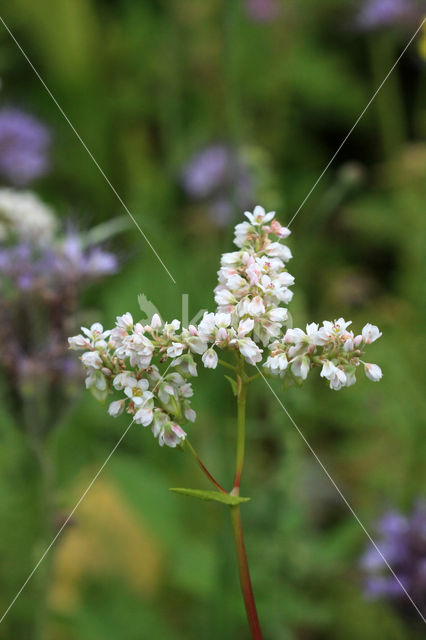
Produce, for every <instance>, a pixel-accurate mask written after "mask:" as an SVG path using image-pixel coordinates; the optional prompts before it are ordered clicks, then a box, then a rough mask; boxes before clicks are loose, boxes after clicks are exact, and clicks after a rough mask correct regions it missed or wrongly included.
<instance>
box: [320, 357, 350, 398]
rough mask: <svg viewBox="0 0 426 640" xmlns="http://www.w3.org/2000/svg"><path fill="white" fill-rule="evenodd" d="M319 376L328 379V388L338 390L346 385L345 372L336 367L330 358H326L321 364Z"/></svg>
mask: <svg viewBox="0 0 426 640" xmlns="http://www.w3.org/2000/svg"><path fill="white" fill-rule="evenodd" d="M320 376H321V377H322V378H327V380H329V381H330V389H334V390H335V391H338V390H339V389H341V388H342V387H344V386H345V385H346V374H345V372H344V371H342V369H339V367H336V365H335V364H333V363H332V362H331V360H326V361H325V362H324V364H323V366H322V369H321V373H320Z"/></svg>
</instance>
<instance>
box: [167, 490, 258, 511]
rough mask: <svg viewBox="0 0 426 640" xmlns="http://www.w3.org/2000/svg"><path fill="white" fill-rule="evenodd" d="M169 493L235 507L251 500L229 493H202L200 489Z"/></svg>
mask: <svg viewBox="0 0 426 640" xmlns="http://www.w3.org/2000/svg"><path fill="white" fill-rule="evenodd" d="M170 491H173V492H174V493H180V494H181V495H183V496H190V497H191V498H198V499H199V500H209V501H210V500H213V501H216V502H222V503H223V504H229V505H231V506H232V505H236V504H240V503H241V502H248V501H249V500H250V499H251V498H241V497H240V496H231V495H230V494H229V493H220V492H219V491H202V490H201V489H182V488H175V487H173V488H171V489H170Z"/></svg>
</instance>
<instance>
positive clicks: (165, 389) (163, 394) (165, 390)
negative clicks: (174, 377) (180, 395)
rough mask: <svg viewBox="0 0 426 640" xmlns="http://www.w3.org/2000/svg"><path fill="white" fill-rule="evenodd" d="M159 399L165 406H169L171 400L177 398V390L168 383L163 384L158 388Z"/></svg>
mask: <svg viewBox="0 0 426 640" xmlns="http://www.w3.org/2000/svg"><path fill="white" fill-rule="evenodd" d="M158 397H159V398H160V400H161V402H162V403H163V404H165V405H167V404H168V403H169V401H170V398H174V397H175V388H174V387H173V385H171V384H169V383H167V382H163V383H162V384H160V386H159V388H158Z"/></svg>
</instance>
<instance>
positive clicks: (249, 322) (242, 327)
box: [238, 318, 254, 338]
mask: <svg viewBox="0 0 426 640" xmlns="http://www.w3.org/2000/svg"><path fill="white" fill-rule="evenodd" d="M253 327H254V320H253V318H247V319H246V320H241V322H240V324H239V325H238V337H239V338H244V337H245V336H246V335H247V334H248V333H250V331H252V330H253Z"/></svg>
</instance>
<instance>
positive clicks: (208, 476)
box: [186, 438, 228, 493]
mask: <svg viewBox="0 0 426 640" xmlns="http://www.w3.org/2000/svg"><path fill="white" fill-rule="evenodd" d="M186 444H187V447H188V449H189V450H190V452H191V453H192V455H193V456H194V458H195V460H196V461H197V464H198V466H199V467H200V469H201V471H202V472H203V473H204V475H205V476H207V478H208V480H209V481H210V482H211V483H212V484H214V486H215V487H216V489H219V491H220V492H221V493H228V492H227V491H226V490H225V489H224V488H223V487H222V485H220V484H219V483H218V481H217V480H215V478H214V477H213V476H212V474H211V473H210V471H209V470H208V469H207V467H206V466H205V464H204V463H203V462H202V461H201V458H200V457H199V455H198V453H197V452H196V451H195V449H194V447H193V446H192V444H191V443H190V442H189V440H188V438H186Z"/></svg>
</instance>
